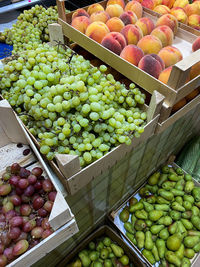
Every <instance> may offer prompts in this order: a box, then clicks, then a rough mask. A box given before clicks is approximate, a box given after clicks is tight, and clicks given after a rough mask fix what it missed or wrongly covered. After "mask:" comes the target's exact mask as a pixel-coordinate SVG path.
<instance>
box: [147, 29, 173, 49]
mask: <svg viewBox="0 0 200 267" xmlns="http://www.w3.org/2000/svg"><path fill="white" fill-rule="evenodd" d="M151 35H153V36H156V37H157V38H158V39H159V40H160V41H161V43H162V46H163V47H165V46H168V45H172V42H173V39H174V34H173V31H172V30H171V29H170V27H168V26H166V25H162V26H158V27H156V28H155V29H154V30H153V31H152V32H151Z"/></svg>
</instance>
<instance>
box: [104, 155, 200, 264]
mask: <svg viewBox="0 0 200 267" xmlns="http://www.w3.org/2000/svg"><path fill="white" fill-rule="evenodd" d="M173 160H174V156H170V157H169V159H168V161H167V163H166V164H167V165H168V166H170V167H173V168H179V166H178V165H177V164H176V163H175V162H173ZM167 165H163V164H162V166H167ZM182 172H183V173H184V174H187V173H186V172H185V171H184V170H182ZM154 173H155V171H154ZM149 177H151V176H149ZM192 179H193V178H192ZM193 182H194V185H195V186H196V187H200V183H198V182H197V181H196V180H195V179H193ZM146 184H147V180H145V181H143V183H142V185H141V182H139V185H140V186H139V188H138V187H137V188H138V189H137V190H136V191H135V192H134V193H133V194H131V195H130V196H129V198H128V199H127V200H126V201H125V202H124V203H123V204H121V205H120V206H119V207H118V208H117V209H115V210H112V211H111V212H110V214H109V215H108V219H109V220H110V222H111V223H112V225H113V226H115V227H116V229H117V230H119V231H120V233H121V235H122V237H123V239H124V240H126V241H128V242H129V243H130V244H131V248H132V249H133V251H135V253H136V252H137V253H138V254H139V255H140V257H141V258H142V259H143V260H145V262H146V266H149V267H153V266H154V267H155V266H159V263H158V262H157V261H156V263H155V264H152V263H151V262H150V261H149V260H148V259H147V258H146V257H145V256H144V255H143V254H142V253H141V251H142V250H141V249H139V248H138V247H137V246H136V245H135V244H134V243H133V242H132V241H131V238H132V237H130V236H129V237H128V235H126V231H127V230H126V229H125V228H124V223H123V222H122V221H121V220H120V218H119V215H120V213H121V212H122V210H124V208H125V207H128V206H127V205H129V204H128V203H129V201H131V199H133V198H136V199H137V200H138V201H139V200H140V199H141V196H140V194H139V192H140V190H141V189H142V188H144V186H145V185H146ZM178 191H179V190H178ZM167 192H169V191H167ZM138 203H139V202H138ZM133 205H134V204H133ZM128 221H129V220H128ZM174 222H175V220H174ZM155 223H156V222H155ZM166 223H167V222H166ZM155 225H156V224H155ZM171 225H172V224H171ZM165 241H166V240H165ZM130 244H129V245H130ZM190 262H191V265H188V266H191V267H198V266H199V264H200V254H199V252H198V253H195V254H194V256H192V257H191V258H190Z"/></svg>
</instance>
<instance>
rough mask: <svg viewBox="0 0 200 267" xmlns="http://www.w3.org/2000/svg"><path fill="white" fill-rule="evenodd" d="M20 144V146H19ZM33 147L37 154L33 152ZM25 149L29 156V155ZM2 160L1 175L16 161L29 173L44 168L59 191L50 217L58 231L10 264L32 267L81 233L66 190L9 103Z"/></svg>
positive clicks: (1, 131) (3, 118) (2, 105)
mask: <svg viewBox="0 0 200 267" xmlns="http://www.w3.org/2000/svg"><path fill="white" fill-rule="evenodd" d="M17 144H20V145H18V146H17ZM29 145H30V147H31V149H32V151H33V152H32V151H30V149H29ZM25 150H26V151H28V152H29V153H25V152H24V151H25ZM23 152H24V153H23ZM0 158H1V162H0V174H1V175H2V174H3V173H4V172H5V169H6V167H8V166H10V165H12V164H13V163H14V162H17V163H19V164H20V166H22V167H25V168H27V169H28V170H32V169H33V168H34V167H41V168H42V169H43V170H44V176H45V177H48V178H49V179H50V180H51V182H52V183H53V185H54V187H55V189H56V191H57V195H56V198H55V201H54V204H53V208H52V210H51V213H50V217H49V223H50V225H51V227H52V228H53V230H54V232H53V233H52V234H51V235H50V236H48V237H47V238H46V239H44V240H42V241H41V242H40V243H38V244H37V245H36V246H35V247H33V248H32V249H30V250H28V251H27V252H25V253H24V254H22V255H21V256H19V257H18V258H17V259H15V260H14V261H12V262H11V263H10V264H8V265H7V266H16V267H17V266H30V265H32V264H33V263H35V262H36V261H38V260H39V259H41V258H42V257H44V256H45V255H46V254H47V253H48V252H50V251H51V250H53V249H54V248H56V247H57V246H58V245H59V244H61V243H63V242H64V241H65V240H67V239H68V238H70V237H71V236H73V235H74V234H75V233H77V232H78V227H77V224H76V221H75V218H74V216H73V214H72V213H71V210H70V208H69V206H68V204H67V202H66V201H65V198H64V197H63V191H64V190H63V187H62V185H61V183H60V182H59V180H58V179H56V177H54V176H52V174H51V173H50V171H49V169H48V167H47V166H46V164H45V162H44V160H43V159H42V158H41V156H40V154H39V153H38V151H37V149H36V148H35V146H34V144H33V142H32V140H31V139H30V137H29V135H28V134H27V132H26V131H25V129H24V128H23V126H22V125H21V122H19V121H18V119H17V118H16V116H15V114H14V113H13V111H12V109H11V107H10V105H9V104H8V102H7V101H6V100H3V101H1V102H0Z"/></svg>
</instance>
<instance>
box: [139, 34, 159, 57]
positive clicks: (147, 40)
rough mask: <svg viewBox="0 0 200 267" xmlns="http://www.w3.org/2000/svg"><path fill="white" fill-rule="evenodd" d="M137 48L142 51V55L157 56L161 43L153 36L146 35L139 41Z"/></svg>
mask: <svg viewBox="0 0 200 267" xmlns="http://www.w3.org/2000/svg"><path fill="white" fill-rule="evenodd" d="M137 46H138V47H139V48H141V49H142V51H143V52H144V54H145V55H146V54H158V53H159V51H160V50H161V49H162V43H161V41H160V40H159V39H158V38H157V37H155V36H153V35H146V36H144V37H143V38H142V39H140V40H139V42H138V43H137Z"/></svg>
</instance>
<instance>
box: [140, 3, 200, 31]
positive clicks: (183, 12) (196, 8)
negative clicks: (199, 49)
mask: <svg viewBox="0 0 200 267" xmlns="http://www.w3.org/2000/svg"><path fill="white" fill-rule="evenodd" d="M141 5H142V6H143V7H146V8H149V9H151V10H153V11H155V12H157V13H158V14H160V15H165V14H171V15H173V16H174V17H175V18H176V19H177V20H178V21H179V22H180V23H183V24H185V25H188V26H190V27H192V28H194V29H196V30H200V1H199V0H196V1H192V2H191V1H188V0H161V1H153V0H142V1H141Z"/></svg>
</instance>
